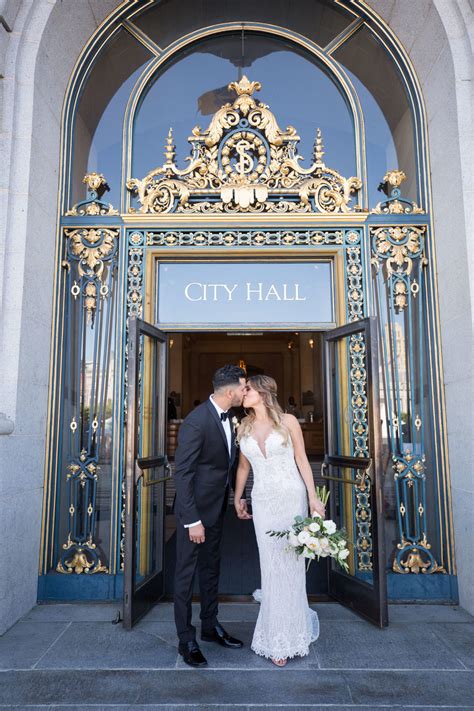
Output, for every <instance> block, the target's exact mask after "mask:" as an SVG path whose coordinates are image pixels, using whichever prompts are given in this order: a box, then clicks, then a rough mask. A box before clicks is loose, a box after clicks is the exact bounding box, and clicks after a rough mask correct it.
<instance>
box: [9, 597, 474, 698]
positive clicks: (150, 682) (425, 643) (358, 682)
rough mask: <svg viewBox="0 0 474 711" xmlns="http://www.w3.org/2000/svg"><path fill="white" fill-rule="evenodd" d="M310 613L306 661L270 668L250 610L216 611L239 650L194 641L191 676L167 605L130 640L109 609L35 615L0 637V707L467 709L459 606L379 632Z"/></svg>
mask: <svg viewBox="0 0 474 711" xmlns="http://www.w3.org/2000/svg"><path fill="white" fill-rule="evenodd" d="M313 607H314V608H315V609H316V610H317V611H318V614H319V617H320V622H321V633H320V637H319V639H318V640H317V641H316V642H315V643H314V644H313V645H312V648H311V653H310V654H309V656H308V657H305V658H303V659H296V660H291V661H290V662H289V663H288V664H287V666H286V667H285V668H284V669H277V668H276V667H274V666H273V665H272V664H271V663H270V662H268V661H267V660H265V659H262V658H260V657H257V656H255V654H253V653H252V652H251V651H250V641H251V638H252V632H253V627H254V623H255V619H256V616H257V614H258V604H257V603H248V604H233V603H231V604H230V603H228V604H223V605H221V607H220V620H221V622H222V624H223V625H224V626H225V627H226V629H228V631H229V632H231V633H233V634H235V635H237V636H239V637H240V638H241V639H243V640H244V643H245V646H244V648H243V649H242V650H225V649H222V648H221V647H219V646H217V645H214V644H210V643H204V642H203V643H202V645H201V646H202V650H203V651H204V653H205V654H206V656H207V658H208V661H209V667H208V668H207V669H203V670H194V669H190V668H189V667H187V666H186V665H185V664H183V662H182V659H181V657H180V656H179V655H178V654H177V649H176V636H175V630H174V624H173V612H172V606H171V605H170V604H169V603H162V604H159V605H157V606H156V607H155V608H154V609H153V610H152V611H151V612H150V613H149V614H148V615H147V617H146V618H145V619H144V620H142V621H141V622H140V623H139V624H138V625H137V626H136V627H135V629H134V630H133V631H132V632H127V631H125V630H124V629H123V627H122V625H121V624H113V620H114V619H115V618H116V614H117V610H118V605H116V604H54V605H40V606H37V607H35V608H34V609H33V610H32V611H31V612H30V613H29V614H28V615H26V616H25V617H24V618H23V619H22V620H20V621H19V622H18V623H17V624H16V625H14V626H13V627H12V628H11V629H10V630H9V631H8V632H7V633H6V634H5V635H4V636H3V637H1V638H0V669H1V673H0V708H3V709H5V708H12V709H13V708H15V709H30V710H31V709H42V710H46V709H55V710H56V711H57V710H58V709H75V710H76V711H79V710H81V711H82V710H85V709H90V710H91V711H98V710H99V709H107V711H112V710H115V709H117V710H118V709H120V710H121V711H131V710H132V709H143V710H145V709H146V711H151V710H152V709H163V710H167V711H178V710H180V711H185V709H191V708H192V709H196V711H202V710H203V709H212V710H213V711H220V710H221V709H228V711H243V710H244V709H245V710H247V709H259V708H260V709H295V710H296V709H318V710H320V711H322V710H323V709H327V710H328V711H329V710H331V711H336V710H337V709H344V710H345V711H349V710H351V709H354V710H355V709H358V711H367V709H398V710H399V711H401V710H403V711H406V710H408V709H412V710H413V711H414V709H419V710H420V711H421V710H422V709H423V710H424V711H428V710H430V711H431V710H432V709H439V710H440V709H443V710H444V711H446V710H449V709H474V625H473V621H474V620H473V618H472V617H471V616H470V615H468V614H467V613H466V612H465V611H463V610H462V609H461V608H459V607H453V606H443V605H391V606H390V613H389V614H390V626H389V627H388V628H387V629H384V630H379V629H377V628H375V627H373V626H372V625H371V624H369V623H368V622H365V621H364V620H362V619H360V618H359V617H357V616H356V615H354V614H353V613H352V612H350V611H349V610H347V609H345V608H344V607H341V606H340V605H338V604H337V603H319V604H316V605H314V606H313ZM195 618H196V619H198V610H197V609H196V611H195Z"/></svg>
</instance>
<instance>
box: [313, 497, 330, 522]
mask: <svg viewBox="0 0 474 711" xmlns="http://www.w3.org/2000/svg"><path fill="white" fill-rule="evenodd" d="M315 512H316V513H317V514H319V515H320V516H321V517H322V518H324V517H325V516H326V507H325V506H324V504H323V502H322V501H321V500H320V499H318V497H317V496H314V497H311V498H310V500H309V514H310V516H312V515H313V513H315Z"/></svg>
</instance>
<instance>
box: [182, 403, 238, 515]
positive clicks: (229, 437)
mask: <svg viewBox="0 0 474 711" xmlns="http://www.w3.org/2000/svg"><path fill="white" fill-rule="evenodd" d="M209 400H210V401H211V402H212V404H213V405H214V407H215V408H216V410H217V414H218V415H219V419H220V417H221V412H228V411H227V410H223V409H222V407H219V405H218V404H217V402H215V400H214V398H213V397H212V395H210V396H209ZM221 425H222V427H223V428H224V432H225V436H226V437H227V448H228V450H229V456H230V451H231V448H232V430H231V424H230V419H229V418H227V419H226V420H221ZM200 523H202V522H201V521H195V522H194V523H186V524H183V525H184V528H191V527H192V526H197V525H198V524H200Z"/></svg>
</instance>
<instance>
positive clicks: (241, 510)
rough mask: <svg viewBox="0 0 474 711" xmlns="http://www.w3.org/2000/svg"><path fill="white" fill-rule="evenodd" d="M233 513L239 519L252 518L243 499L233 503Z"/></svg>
mask: <svg viewBox="0 0 474 711" xmlns="http://www.w3.org/2000/svg"><path fill="white" fill-rule="evenodd" d="M234 507H235V512H236V514H237V516H238V517H239V518H240V519H243V520H245V521H246V520H249V519H251V518H252V516H251V515H250V514H249V512H248V511H247V501H246V500H245V499H240V500H239V501H234Z"/></svg>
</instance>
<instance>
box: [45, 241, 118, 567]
mask: <svg viewBox="0 0 474 711" xmlns="http://www.w3.org/2000/svg"><path fill="white" fill-rule="evenodd" d="M99 239H100V238H99ZM69 246H70V243H69ZM68 256H69V258H70V262H69V270H68V272H67V280H66V289H65V292H66V294H67V303H66V307H65V311H66V318H65V326H66V330H65V333H64V345H65V347H64V354H65V363H64V385H63V391H62V401H63V410H62V435H61V436H62V443H61V472H62V477H61V483H60V491H59V496H60V506H59V511H60V516H59V517H58V535H57V540H58V542H59V543H61V545H62V547H60V548H59V550H58V551H57V552H56V556H57V558H59V559H60V568H61V570H60V572H62V573H64V572H71V571H69V570H68V567H71V566H70V565H69V563H71V561H76V562H77V561H79V560H80V551H81V550H82V548H86V552H85V554H84V555H85V557H86V558H87V561H88V562H89V564H91V565H92V564H93V565H94V566H95V567H97V568H98V569H100V571H101V572H103V570H102V566H104V567H105V566H106V565H107V562H108V560H107V559H108V552H109V547H110V528H111V500H112V455H113V441H112V433H113V412H112V410H113V393H114V385H115V372H114V342H115V333H116V320H117V299H116V288H115V287H116V262H115V256H116V243H115V246H114V248H113V249H112V250H111V251H110V252H109V254H108V258H107V259H105V258H104V261H103V262H102V271H101V273H100V278H96V277H95V276H94V275H93V274H92V273H91V272H88V273H87V274H84V273H83V272H82V271H81V270H82V268H83V266H84V265H83V264H82V265H81V268H80V267H79V265H78V260H77V259H76V258H74V255H73V254H72V253H71V252H69V254H68ZM76 552H77V555H75V554H76ZM99 561H100V565H99ZM75 572H78V570H76V571H75ZM94 572H97V571H95V570H94Z"/></svg>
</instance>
